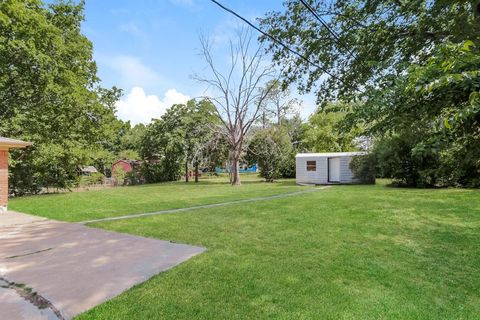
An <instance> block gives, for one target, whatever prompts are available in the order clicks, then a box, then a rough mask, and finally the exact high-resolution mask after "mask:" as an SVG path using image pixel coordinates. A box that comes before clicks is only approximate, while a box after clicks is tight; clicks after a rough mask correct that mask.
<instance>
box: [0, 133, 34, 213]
mask: <svg viewBox="0 0 480 320" xmlns="http://www.w3.org/2000/svg"><path fill="white" fill-rule="evenodd" d="M29 145H31V143H30V142H25V141H20V140H15V139H9V138H4V137H0V212H5V211H7V205H8V152H9V150H10V149H15V148H25V147H26V146H29Z"/></svg>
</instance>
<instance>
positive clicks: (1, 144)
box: [0, 137, 32, 149]
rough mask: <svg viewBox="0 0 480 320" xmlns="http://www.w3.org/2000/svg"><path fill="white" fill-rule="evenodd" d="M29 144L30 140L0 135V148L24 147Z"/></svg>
mask: <svg viewBox="0 0 480 320" xmlns="http://www.w3.org/2000/svg"><path fill="white" fill-rule="evenodd" d="M31 144H32V143H31V142H26V141H22V140H15V139H10V138H5V137H0V149H11V148H25V147H27V146H30V145H31Z"/></svg>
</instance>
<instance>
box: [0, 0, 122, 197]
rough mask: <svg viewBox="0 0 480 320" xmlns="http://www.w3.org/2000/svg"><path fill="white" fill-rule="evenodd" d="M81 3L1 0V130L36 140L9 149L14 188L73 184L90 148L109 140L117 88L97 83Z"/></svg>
mask: <svg viewBox="0 0 480 320" xmlns="http://www.w3.org/2000/svg"><path fill="white" fill-rule="evenodd" d="M83 6H84V3H83V1H80V2H79V3H78V4H75V3H73V2H70V1H69V2H65V1H59V2H54V3H50V4H48V5H47V4H44V3H43V2H42V1H40V0H6V1H1V2H0V43H1V45H0V135H8V136H14V137H17V138H22V139H25V140H30V141H33V142H34V145H33V147H31V148H30V149H28V150H27V151H26V152H25V153H23V154H22V155H21V157H20V153H19V152H18V151H17V152H14V153H13V154H12V158H13V161H12V166H13V167H12V170H11V175H12V176H11V178H12V179H11V180H10V181H11V188H12V189H13V191H14V192H17V193H24V192H37V191H39V190H40V189H41V188H42V187H47V186H53V187H56V188H68V187H69V186H71V185H72V183H73V182H74V181H75V179H76V176H77V168H78V165H81V164H85V163H86V162H88V161H89V157H88V152H87V151H88V149H93V150H100V149H104V148H105V147H106V146H108V145H111V144H112V143H111V141H113V140H114V139H115V135H116V133H117V132H118V128H119V127H120V126H121V123H119V122H118V120H116V117H115V114H114V112H115V110H114V107H113V105H114V103H112V101H114V100H115V99H117V98H118V95H119V94H120V91H119V90H117V89H113V90H107V89H102V88H100V87H99V79H98V78H97V75H96V71H97V69H96V64H95V62H94V60H93V58H92V56H93V49H92V43H91V42H90V41H89V40H88V39H87V38H86V37H85V36H84V35H83V34H82V33H81V31H80V27H81V22H82V21H83V19H84V16H83Z"/></svg>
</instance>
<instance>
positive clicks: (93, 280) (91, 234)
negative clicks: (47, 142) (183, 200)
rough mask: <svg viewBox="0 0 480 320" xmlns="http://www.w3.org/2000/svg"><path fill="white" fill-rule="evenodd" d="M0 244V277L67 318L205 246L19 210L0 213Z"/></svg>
mask: <svg viewBox="0 0 480 320" xmlns="http://www.w3.org/2000/svg"><path fill="white" fill-rule="evenodd" d="M12 217H13V218H12ZM9 218H12V220H11V221H12V222H8V221H6V220H8V219H9ZM22 221H23V222H22ZM0 243H1V245H0V276H1V277H4V278H5V279H7V280H8V281H10V282H15V283H20V284H25V285H26V286H27V287H29V288H32V289H33V290H34V291H36V292H38V294H40V295H41V296H42V297H43V298H45V299H47V300H48V301H50V302H51V303H52V304H53V306H54V307H55V308H57V309H58V310H59V311H60V312H61V313H62V316H63V317H65V318H66V319H69V318H72V317H74V316H75V315H77V314H79V313H81V312H83V311H86V310H88V309H90V308H92V307H94V306H96V305H98V304H100V303H102V302H104V301H106V300H108V299H111V298H113V297H115V296H116V295H118V294H120V293H121V292H123V291H125V290H127V289H128V288H130V287H132V286H133V285H135V284H138V283H140V282H143V281H145V280H147V279H148V278H150V277H152V276H153V275H155V274H157V273H159V272H161V271H165V270H167V269H170V268H172V267H174V266H175V265H177V264H179V263H181V262H183V261H185V260H187V259H189V258H191V257H193V256H194V255H196V254H199V253H201V252H203V251H204V250H205V249H204V248H201V247H195V246H189V245H184V244H176V243H171V242H168V241H162V240H155V239H149V238H143V237H137V236H132V235H128V234H120V233H115V232H109V231H105V230H101V229H95V228H90V227H87V226H84V225H80V224H73V223H65V222H59V221H53V220H47V219H42V218H35V217H33V216H29V215H24V214H20V213H9V214H6V215H4V214H1V215H0Z"/></svg>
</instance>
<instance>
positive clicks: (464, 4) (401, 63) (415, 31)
mask: <svg viewBox="0 0 480 320" xmlns="http://www.w3.org/2000/svg"><path fill="white" fill-rule="evenodd" d="M306 2H307V3H308V4H309V5H310V6H311V7H312V9H313V10H314V11H315V12H316V13H317V14H318V15H319V16H320V17H321V19H322V21H320V20H319V19H317V18H316V17H315V15H314V14H312V12H311V11H309V10H308V9H307V7H306V6H305V5H304V4H302V2H301V1H297V0H286V1H284V6H285V10H284V11H283V12H281V11H279V12H270V13H268V14H267V15H266V16H265V17H264V18H263V19H261V25H262V28H263V29H264V30H265V31H266V32H268V33H269V34H270V35H272V36H274V37H276V38H277V39H281V40H282V41H283V42H284V43H286V44H287V45H288V46H289V47H291V48H294V49H296V50H297V51H299V52H300V53H301V54H302V55H303V56H304V57H307V58H308V59H309V61H310V62H307V61H306V60H305V59H304V58H303V57H299V56H297V55H294V54H292V53H291V52H290V51H288V50H287V49H286V48H285V47H282V46H280V45H278V44H277V43H275V42H273V41H272V40H271V39H270V38H267V37H262V38H261V39H262V41H264V42H265V43H268V44H269V50H270V52H271V53H272V54H273V60H274V62H276V63H278V64H279V65H281V66H283V76H284V80H285V81H286V82H287V83H297V84H298V86H299V88H300V90H301V91H304V92H306V91H311V90H314V91H315V92H316V93H317V95H318V97H319V98H320V99H327V98H329V97H332V96H333V97H335V96H336V97H341V98H343V99H345V98H346V99H349V98H353V97H356V96H357V95H358V93H359V92H363V93H365V94H366V95H368V93H369V89H370V88H379V87H388V86H389V85H390V84H391V81H392V80H394V79H395V78H396V77H397V76H398V75H401V73H402V71H404V70H405V69H406V68H407V67H408V66H409V65H410V63H411V62H414V61H422V60H424V59H425V57H428V56H429V54H430V52H431V48H432V47H434V46H436V45H438V44H441V43H443V42H445V41H451V42H460V41H463V40H466V39H470V40H472V41H474V42H477V40H480V23H479V19H480V18H479V17H480V15H479V14H478V1H476V0H432V1H430V0H408V1H407V0H381V1H380V0H354V1H351V0H336V1H329V0H307V1H306ZM325 26H327V27H325ZM319 67H320V68H319ZM322 69H323V70H322ZM324 70H327V71H328V72H329V73H330V74H331V75H332V76H328V75H327V74H326V73H325V72H324Z"/></svg>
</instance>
